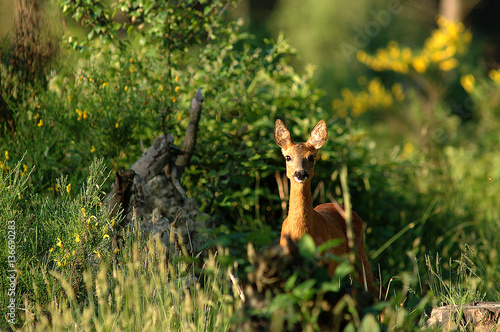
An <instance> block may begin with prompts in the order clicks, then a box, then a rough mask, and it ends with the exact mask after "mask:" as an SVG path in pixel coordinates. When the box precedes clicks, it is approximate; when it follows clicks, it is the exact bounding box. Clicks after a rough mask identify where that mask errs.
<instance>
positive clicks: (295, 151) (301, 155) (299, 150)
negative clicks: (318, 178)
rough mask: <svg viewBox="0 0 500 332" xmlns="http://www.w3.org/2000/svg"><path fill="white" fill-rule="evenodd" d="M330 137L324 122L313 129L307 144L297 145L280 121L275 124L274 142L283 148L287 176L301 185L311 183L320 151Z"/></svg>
mask: <svg viewBox="0 0 500 332" xmlns="http://www.w3.org/2000/svg"><path fill="white" fill-rule="evenodd" d="M327 136H328V133H327V129H326V123H325V121H324V120H321V121H320V122H318V124H317V125H316V126H315V127H314V128H313V130H312V131H311V134H310V135H309V139H308V140H307V142H305V143H297V144H295V143H294V142H293V140H292V138H291V136H290V131H289V130H288V128H287V127H286V126H285V124H284V123H283V121H281V120H280V119H277V120H276V123H275V124H274V140H275V141H276V144H278V145H279V147H280V148H281V153H283V156H284V157H285V160H286V176H287V177H288V178H289V179H290V181H292V180H293V181H296V182H297V183H299V184H305V183H309V181H311V178H312V177H313V175H314V163H315V162H316V160H317V159H318V150H319V149H320V148H321V146H323V144H324V143H325V141H326V138H327Z"/></svg>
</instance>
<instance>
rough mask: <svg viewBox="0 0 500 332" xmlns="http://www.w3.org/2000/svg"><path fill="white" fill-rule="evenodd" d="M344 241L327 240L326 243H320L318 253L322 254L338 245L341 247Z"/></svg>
mask: <svg viewBox="0 0 500 332" xmlns="http://www.w3.org/2000/svg"><path fill="white" fill-rule="evenodd" d="M344 241H345V240H344V239H341V238H339V239H331V240H328V241H326V242H325V243H322V244H321V245H320V246H318V253H322V252H325V251H328V250H330V249H332V248H335V247H337V246H339V245H341V244H342V243H344Z"/></svg>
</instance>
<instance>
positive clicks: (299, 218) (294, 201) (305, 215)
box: [288, 179, 314, 236]
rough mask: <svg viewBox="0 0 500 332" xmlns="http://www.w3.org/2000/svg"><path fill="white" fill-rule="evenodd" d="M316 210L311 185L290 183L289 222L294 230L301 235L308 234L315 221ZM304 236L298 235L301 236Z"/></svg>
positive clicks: (292, 181) (293, 181)
mask: <svg viewBox="0 0 500 332" xmlns="http://www.w3.org/2000/svg"><path fill="white" fill-rule="evenodd" d="M313 214H314V209H313V205H312V197H311V185H310V183H302V184H301V183H297V182H296V181H295V180H293V179H292V180H291V181H290V207H289V209H288V222H289V223H290V224H291V226H292V229H294V230H295V231H296V232H299V233H307V232H308V230H309V229H310V226H311V223H312V220H313ZM301 235H303V234H297V236H301Z"/></svg>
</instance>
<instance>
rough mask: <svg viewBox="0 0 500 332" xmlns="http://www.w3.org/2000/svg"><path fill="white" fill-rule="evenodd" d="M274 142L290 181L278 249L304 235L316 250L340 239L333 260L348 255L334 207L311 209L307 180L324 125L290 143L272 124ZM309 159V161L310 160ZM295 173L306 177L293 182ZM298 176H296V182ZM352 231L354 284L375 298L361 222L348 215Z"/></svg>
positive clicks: (280, 127)
mask: <svg viewBox="0 0 500 332" xmlns="http://www.w3.org/2000/svg"><path fill="white" fill-rule="evenodd" d="M274 138H275V140H276V143H277V144H278V145H279V146H280V147H281V150H282V153H283V156H285V158H286V159H287V167H286V169H287V170H286V173H287V177H288V178H289V179H290V205H289V210H288V217H287V218H286V219H285V221H284V222H283V226H282V229H281V238H280V245H281V246H282V247H283V248H285V247H287V246H288V244H287V241H288V239H290V240H292V241H297V240H299V239H300V238H301V237H302V236H303V235H304V234H309V235H311V237H312V238H313V239H314V242H315V243H316V245H317V246H319V245H321V244H323V243H325V242H326V241H328V240H331V239H338V238H340V239H343V240H344V242H343V243H341V244H340V245H339V246H337V247H334V248H332V249H331V252H332V253H333V254H335V255H337V256H340V255H344V254H346V253H347V252H348V246H347V235H346V222H345V219H344V218H343V217H342V214H341V212H339V211H338V210H337V208H336V207H335V205H334V204H332V203H327V204H321V205H318V206H317V207H316V208H314V209H313V204H312V197H311V185H310V182H311V178H312V177H313V175H314V163H315V160H316V159H317V153H318V149H319V148H320V147H321V146H322V145H323V144H324V142H325V141H326V138H327V129H326V123H325V122H324V121H323V120H322V121H320V122H319V123H318V124H317V125H316V127H314V129H313V130H312V131H311V135H310V137H309V139H308V141H307V142H306V143H298V144H295V143H293V141H292V139H291V137H290V133H289V131H288V129H287V128H286V126H285V124H284V123H283V122H282V121H281V120H276V124H275V132H274ZM310 156H313V158H310ZM297 172H299V173H302V175H304V174H307V176H306V177H305V179H299V180H296V178H297ZM300 175H301V174H299V175H298V178H300V177H301V176H300ZM352 227H353V233H354V237H355V245H354V248H357V258H358V262H359V263H360V265H361V266H360V267H359V269H358V270H359V271H358V273H357V274H358V278H357V279H358V281H359V282H360V283H361V284H362V285H366V286H367V287H368V290H369V291H370V293H371V294H372V295H373V296H374V297H376V298H378V297H379V291H378V289H377V287H376V286H375V284H374V280H375V278H374V277H373V273H372V270H371V267H370V263H369V262H368V257H367V256H366V253H365V250H364V237H363V221H362V220H361V218H360V217H359V216H358V215H357V214H356V213H353V215H352ZM337 265H338V264H337V263H335V262H333V261H331V262H330V264H329V272H330V274H331V275H333V273H334V272H335V269H336V268H337Z"/></svg>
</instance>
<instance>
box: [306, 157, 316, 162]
mask: <svg viewBox="0 0 500 332" xmlns="http://www.w3.org/2000/svg"><path fill="white" fill-rule="evenodd" d="M314 159H315V158H314V156H313V155H310V156H309V157H307V160H309V162H311V163H313V162H314Z"/></svg>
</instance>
